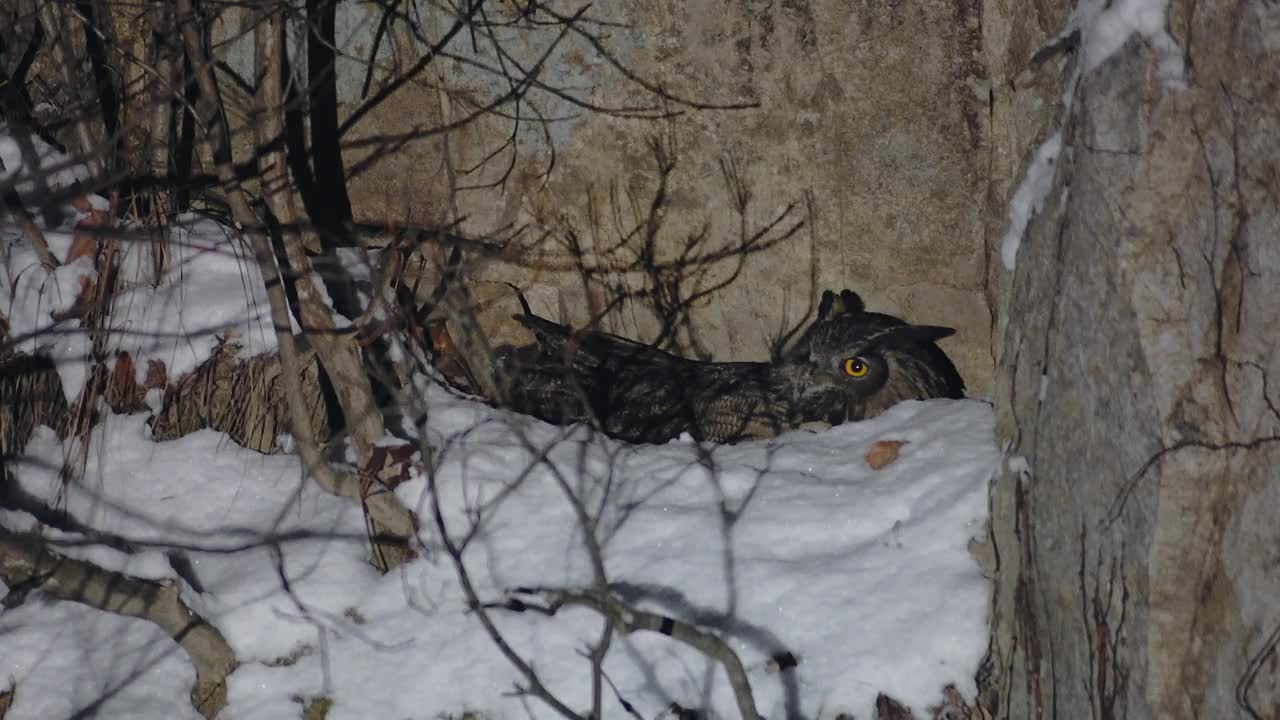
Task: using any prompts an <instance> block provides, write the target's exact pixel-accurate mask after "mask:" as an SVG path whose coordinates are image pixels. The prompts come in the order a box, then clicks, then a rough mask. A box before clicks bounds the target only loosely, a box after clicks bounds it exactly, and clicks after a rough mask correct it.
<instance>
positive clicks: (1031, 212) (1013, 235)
mask: <svg viewBox="0 0 1280 720" xmlns="http://www.w3.org/2000/svg"><path fill="white" fill-rule="evenodd" d="M1168 10H1169V3H1168V0H1081V2H1079V3H1078V4H1077V5H1076V8H1075V10H1074V11H1073V12H1072V14H1071V17H1070V18H1068V20H1067V24H1066V27H1064V28H1063V30H1062V32H1061V33H1059V34H1058V37H1057V38H1055V40H1054V42H1062V41H1064V39H1065V38H1067V37H1068V36H1070V35H1071V34H1072V33H1076V32H1079V34H1080V43H1079V53H1080V60H1079V63H1078V64H1077V65H1076V67H1075V70H1074V71H1073V73H1072V75H1071V78H1070V79H1069V80H1068V81H1067V88H1066V91H1065V92H1064V93H1063V96H1062V104H1063V116H1064V117H1065V116H1067V115H1069V114H1070V113H1071V112H1072V109H1073V107H1074V100H1075V95H1076V90H1077V89H1078V87H1079V85H1080V83H1081V82H1084V80H1085V78H1086V77H1087V76H1088V75H1089V74H1090V73H1092V72H1093V71H1094V70H1096V69H1097V68H1098V67H1099V66H1100V65H1102V63H1103V62H1105V61H1106V60H1107V59H1108V58H1110V57H1111V56H1113V55H1115V54H1116V53H1117V52H1119V51H1120V49H1121V48H1123V47H1124V45H1125V43H1126V42H1128V41H1129V38H1131V37H1134V36H1135V35H1136V36H1138V37H1140V38H1141V39H1142V40H1143V42H1144V43H1145V44H1146V45H1148V46H1149V47H1150V48H1151V49H1152V50H1153V51H1155V52H1156V53H1158V54H1159V58H1160V59H1159V63H1158V66H1157V76H1158V77H1159V78H1160V80H1161V81H1162V82H1163V83H1164V85H1165V87H1167V88H1169V89H1170V90H1183V89H1186V69H1185V67H1184V62H1183V57H1182V50H1181V49H1180V48H1179V47H1178V45H1177V43H1176V42H1175V41H1174V39H1173V36H1172V35H1170V34H1169V31H1168V30H1167V29H1165V25H1166V24H1167V16H1168ZM1062 141H1063V138H1062V130H1061V129H1058V130H1057V132H1055V133H1053V134H1052V135H1050V136H1049V137H1048V138H1047V139H1046V140H1045V141H1044V142H1043V143H1041V145H1040V146H1039V147H1038V148H1036V152H1035V156H1034V159H1033V160H1032V161H1031V164H1030V165H1029V166H1028V167H1027V170H1026V174H1025V175H1024V176H1023V178H1022V182H1021V183H1019V185H1018V188H1017V189H1016V190H1015V191H1014V194H1013V197H1012V198H1010V200H1009V226H1008V229H1007V230H1006V231H1005V236H1004V240H1003V241H1002V242H1001V244H1000V259H1001V260H1002V261H1003V263H1004V267H1005V269H1006V270H1008V271H1010V272H1012V271H1013V269H1014V267H1015V266H1016V262H1017V256H1018V248H1019V246H1020V245H1021V244H1022V239H1023V237H1024V236H1025V235H1026V231H1027V225H1028V224H1030V222H1031V218H1032V217H1034V216H1035V214H1036V213H1037V212H1039V211H1040V208H1041V207H1042V206H1043V203H1044V200H1045V198H1046V197H1047V196H1048V195H1049V192H1050V191H1051V190H1053V178H1054V172H1055V170H1056V165H1055V163H1056V161H1057V159H1058V155H1059V154H1060V153H1061V152H1062Z"/></svg>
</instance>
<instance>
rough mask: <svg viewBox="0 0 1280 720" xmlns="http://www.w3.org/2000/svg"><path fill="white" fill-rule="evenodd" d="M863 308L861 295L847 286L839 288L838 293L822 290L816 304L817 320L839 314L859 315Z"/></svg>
mask: <svg viewBox="0 0 1280 720" xmlns="http://www.w3.org/2000/svg"><path fill="white" fill-rule="evenodd" d="M865 310H866V305H865V304H863V302H862V297H861V296H859V295H858V293H856V292H854V291H852V290H850V289H848V288H845V289H844V290H841V291H840V294H839V295H836V294H835V293H834V292H832V291H830V290H823V291H822V302H821V303H819V304H818V321H822V320H827V319H829V318H831V317H834V316H839V315H861V314H862V313H863V311H865Z"/></svg>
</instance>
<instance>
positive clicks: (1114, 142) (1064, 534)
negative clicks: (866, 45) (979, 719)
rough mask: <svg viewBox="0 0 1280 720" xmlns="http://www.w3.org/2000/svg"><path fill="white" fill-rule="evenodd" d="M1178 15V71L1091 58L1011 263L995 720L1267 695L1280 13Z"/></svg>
mask: <svg viewBox="0 0 1280 720" xmlns="http://www.w3.org/2000/svg"><path fill="white" fill-rule="evenodd" d="M1170 28H1171V31H1172V33H1173V35H1174V39H1175V40H1176V42H1177V43H1178V47H1179V49H1180V52H1182V53H1183V58H1182V59H1183V60H1184V61H1185V63H1186V67H1187V72H1188V76H1187V79H1188V87H1187V89H1185V90H1177V89H1174V88H1172V87H1170V86H1168V85H1166V84H1165V83H1164V82H1163V81H1162V80H1161V78H1160V76H1159V63H1160V61H1161V60H1162V58H1161V56H1160V54H1159V52H1158V51H1157V50H1155V49H1153V47H1152V46H1151V44H1148V43H1142V42H1139V41H1137V40H1136V39H1131V40H1130V41H1129V43H1128V44H1127V45H1126V46H1125V47H1124V48H1123V49H1122V50H1121V51H1120V52H1119V53H1118V54H1117V55H1116V56H1114V57H1112V58H1111V59H1110V60H1108V61H1106V62H1105V63H1104V64H1102V65H1101V66H1099V67H1098V68H1097V69H1096V70H1095V71H1094V72H1092V73H1089V74H1087V75H1086V76H1085V77H1084V79H1083V81H1082V83H1081V85H1080V86H1079V88H1078V89H1077V91H1076V94H1075V104H1074V107H1073V109H1072V112H1071V114H1070V115H1069V117H1068V118H1067V119H1066V127H1065V129H1064V138H1065V140H1064V151H1063V154H1062V156H1061V158H1060V162H1059V164H1058V169H1057V176H1056V179H1055V184H1054V188H1053V191H1052V193H1051V194H1050V196H1049V197H1048V198H1047V199H1046V201H1045V203H1044V205H1043V207H1044V208H1045V211H1044V213H1043V214H1042V215H1040V216H1038V217H1037V218H1036V219H1035V220H1034V221H1033V223H1032V226H1031V228H1030V231H1029V233H1028V236H1027V238H1026V240H1025V242H1024V243H1023V245H1022V248H1021V251H1020V252H1019V255H1018V261H1017V269H1016V271H1015V273H1014V275H1013V277H1012V282H1011V298H1012V299H1011V302H1010V305H1009V311H1008V329H1007V334H1006V335H1005V340H1004V354H1003V357H1002V360H1001V362H1000V365H999V369H998V384H999V386H1000V390H999V393H998V395H999V396H1000V397H1001V398H1003V400H1002V401H1001V402H999V403H998V404H997V408H998V416H999V427H1000V432H1001V433H1002V434H1003V435H1004V436H1005V438H1006V439H1007V440H1008V441H1009V442H1011V443H1012V444H1013V446H1014V450H1013V451H1014V452H1015V453H1020V454H1022V455H1024V456H1025V457H1026V458H1027V460H1029V462H1030V468H1031V475H1030V476H1029V477H1024V478H1022V479H1019V478H1018V477H1017V473H1013V472H1011V473H1010V474H1009V475H1007V476H1006V477H1004V478H1002V479H1000V481H999V482H998V483H997V487H996V489H995V492H994V506H995V513H994V517H993V524H994V526H995V528H994V529H995V536H996V546H997V551H998V557H1000V558H1001V567H1000V571H999V573H998V589H997V595H996V603H995V609H994V610H995V611H994V624H995V637H994V641H993V658H992V660H993V662H992V666H991V669H992V670H993V672H994V674H993V677H994V679H995V681H994V682H993V683H991V684H990V686H989V693H988V695H987V697H986V700H987V704H988V705H989V706H991V705H995V706H998V708H999V714H998V716H999V717H1002V718H1038V717H1071V718H1076V717H1100V718H1105V717H1127V718H1205V717H1255V718H1261V717H1275V716H1276V712H1277V708H1280V675H1277V671H1276V654H1275V653H1276V647H1275V645H1276V638H1277V637H1280V634H1278V633H1277V620H1276V619H1277V617H1278V616H1280V601H1278V600H1277V598H1280V580H1278V578H1280V575H1278V574H1277V573H1276V572H1275V565H1276V558H1277V553H1276V548H1277V547H1280V531H1278V530H1277V525H1276V523H1275V521H1274V508H1275V507H1276V506H1277V502H1280V474H1277V472H1276V468H1277V467H1280V409H1278V408H1280V391H1278V389H1280V385H1278V384H1277V383H1278V381H1277V380H1276V378H1278V377H1280V352H1277V350H1278V349H1280V347H1278V341H1277V339H1278V338H1280V313H1277V310H1276V309H1277V308H1280V253H1278V252H1277V247H1278V245H1277V242H1276V239H1277V237H1280V174H1277V168H1278V167H1280V154H1278V151H1277V148H1280V55H1277V53H1276V49H1277V48H1278V47H1280V8H1278V7H1277V6H1276V5H1275V4H1274V3H1267V2H1261V1H1258V2H1242V3H1232V4H1204V3H1194V2H1177V3H1174V4H1173V6H1172V7H1171V9H1170Z"/></svg>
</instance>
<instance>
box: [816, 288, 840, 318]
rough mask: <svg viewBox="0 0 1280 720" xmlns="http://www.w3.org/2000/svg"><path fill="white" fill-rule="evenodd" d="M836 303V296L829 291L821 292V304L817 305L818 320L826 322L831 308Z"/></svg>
mask: <svg viewBox="0 0 1280 720" xmlns="http://www.w3.org/2000/svg"><path fill="white" fill-rule="evenodd" d="M835 302H836V294H835V293H833V292H831V291H830V290H823V291H822V302H820V303H818V320H826V319H827V317H828V316H829V315H831V306H832V305H834V304H835Z"/></svg>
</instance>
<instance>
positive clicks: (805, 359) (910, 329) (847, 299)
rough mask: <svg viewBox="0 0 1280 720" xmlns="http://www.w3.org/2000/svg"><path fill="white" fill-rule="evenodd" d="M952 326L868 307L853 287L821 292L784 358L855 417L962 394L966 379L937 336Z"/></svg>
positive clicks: (944, 333)
mask: <svg viewBox="0 0 1280 720" xmlns="http://www.w3.org/2000/svg"><path fill="white" fill-rule="evenodd" d="M954 333H955V330H953V329H952V328H948V327H939V326H935V325H912V324H910V323H908V322H906V321H904V320H902V319H900V318H896V317H894V316H892V315H884V314H881V313H873V312H867V311H866V308H865V306H864V305H863V302H862V298H860V297H859V296H858V294H857V293H855V292H853V291H852V290H845V291H843V292H841V293H840V295H838V296H837V295H836V294H835V293H833V292H831V291H830V290H828V291H826V292H824V293H823V296H822V303H821V304H820V305H819V308H818V319H817V320H816V321H814V323H813V325H811V326H810V327H809V328H808V330H806V331H805V333H804V334H803V335H802V336H801V338H800V339H799V341H798V342H797V343H796V344H795V345H794V346H793V347H792V348H791V350H790V351H788V353H787V354H786V356H785V360H784V362H788V363H794V364H801V365H806V366H808V367H809V368H810V369H811V371H812V372H814V373H815V374H817V375H818V376H820V377H822V378H823V380H824V382H822V383H821V384H822V385H824V386H825V388H826V390H827V391H834V390H838V391H839V393H840V394H841V395H842V396H843V400H844V403H845V404H846V406H847V417H848V418H849V419H851V420H857V419H862V418H867V417H872V416H874V415H877V414H879V413H880V412H883V411H884V410H886V409H888V408H889V407H890V406H892V405H895V404H897V403H899V402H902V401H903V400H927V399H930V398H943V397H945V398H961V397H964V380H963V379H962V378H961V377H960V373H959V372H958V371H957V370H956V367H955V365H954V364H953V363H952V362H951V359H950V358H948V357H947V354H946V353H945V352H943V351H942V348H940V347H938V346H937V345H936V344H935V342H936V341H937V340H941V339H942V338H945V337H948V336H950V335H953V334H954Z"/></svg>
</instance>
